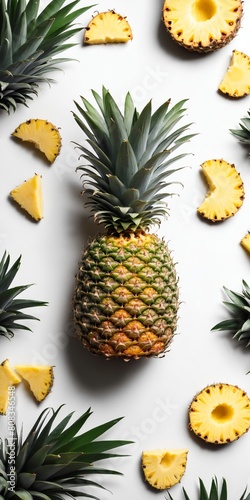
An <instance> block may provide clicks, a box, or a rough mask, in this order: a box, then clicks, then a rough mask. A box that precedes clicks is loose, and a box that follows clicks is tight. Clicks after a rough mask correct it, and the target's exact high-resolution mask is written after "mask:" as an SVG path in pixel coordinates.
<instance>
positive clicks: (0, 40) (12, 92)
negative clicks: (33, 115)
mask: <svg viewBox="0 0 250 500" xmlns="http://www.w3.org/2000/svg"><path fill="white" fill-rule="evenodd" d="M78 2H79V0H76V1H74V2H70V3H68V4H67V5H66V6H64V7H63V4H64V3H65V0H52V1H50V2H49V3H48V5H47V6H46V7H45V8H44V9H43V10H42V11H41V12H39V7H40V1H39V0H28V2H27V3H26V0H10V1H6V0H0V110H1V109H4V110H6V111H7V112H8V113H9V112H10V110H11V109H12V110H14V111H15V110H16V107H17V104H18V103H21V104H25V105H27V100H28V99H32V98H33V96H34V95H36V94H37V90H38V85H39V84H40V83H41V82H45V81H46V82H51V81H52V79H51V78H50V77H46V76H45V74H46V73H49V72H50V71H52V70H54V69H55V68H57V67H58V65H59V64H60V63H61V62H64V61H66V60H67V59H65V58H64V59H63V58H57V54H58V53H60V52H62V51H64V50H65V49H67V48H69V47H72V45H74V44H68V43H64V42H65V41H67V40H68V39H69V38H71V37H72V36H73V35H74V34H75V33H77V32H78V31H80V30H81V29H82V28H81V27H75V26H74V21H75V19H77V17H78V16H80V15H81V14H82V13H84V12H85V11H86V10H87V9H88V8H89V7H83V8H80V9H77V10H73V11H72V9H73V8H74V7H75V6H76V5H77V3H78ZM71 11H72V12H71Z"/></svg>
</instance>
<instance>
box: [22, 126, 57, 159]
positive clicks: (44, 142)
mask: <svg viewBox="0 0 250 500" xmlns="http://www.w3.org/2000/svg"><path fill="white" fill-rule="evenodd" d="M12 135H13V136H14V137H18V139H21V140H22V141H28V142H32V143H34V145H35V147H36V148H37V149H39V150H40V151H41V152H42V153H44V154H45V156H46V158H47V159H48V160H49V162H50V163H53V162H54V161H55V159H56V157H57V156H58V155H59V153H60V149H61V136H60V133H59V130H58V129H57V128H56V127H55V125H52V123H50V122H48V121H47V120H40V119H31V120H28V121H26V122H24V123H21V125H19V127H17V128H16V130H15V131H14V132H13V133H12Z"/></svg>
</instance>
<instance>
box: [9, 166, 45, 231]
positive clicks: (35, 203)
mask: <svg viewBox="0 0 250 500" xmlns="http://www.w3.org/2000/svg"><path fill="white" fill-rule="evenodd" d="M10 196H11V198H13V200H14V201H16V202H17V203H18V204H19V205H20V207H21V208H23V209H24V210H25V211H26V212H28V214H29V215H31V217H32V218H33V219H35V220H36V221H39V220H40V219H42V218H43V194H42V180H41V176H40V175H38V174H35V175H34V176H33V177H31V178H30V179H28V180H27V181H24V182H23V183H22V184H20V185H19V186H17V187H16V188H15V189H13V190H12V191H11V192H10Z"/></svg>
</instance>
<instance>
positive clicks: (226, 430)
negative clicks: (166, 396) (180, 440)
mask: <svg viewBox="0 0 250 500" xmlns="http://www.w3.org/2000/svg"><path fill="white" fill-rule="evenodd" d="M218 415H219V417H218ZM249 427H250V400H249V398H248V396H247V394H246V392H245V391H243V390H242V389H240V388H239V387H237V386H234V385H230V384H225V383H223V384H213V385H210V386H207V387H205V388H204V389H203V390H202V391H201V392H200V393H198V394H197V395H196V396H195V397H194V399H193V401H192V403H191V405H190V407H189V428H190V430H192V431H193V432H194V433H195V434H196V435H197V436H198V437H200V438H201V439H203V440H204V441H206V442H208V443H213V444H227V443H230V442H232V441H235V440H237V439H239V438H240V437H241V436H242V435H243V434H244V433H245V432H247V431H248V430H249Z"/></svg>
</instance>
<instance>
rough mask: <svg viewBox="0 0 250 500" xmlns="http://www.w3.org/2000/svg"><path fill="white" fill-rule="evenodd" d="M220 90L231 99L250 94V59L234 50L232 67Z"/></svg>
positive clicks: (225, 76)
mask: <svg viewBox="0 0 250 500" xmlns="http://www.w3.org/2000/svg"><path fill="white" fill-rule="evenodd" d="M219 90H220V91H221V92H222V93H223V94H226V95H227V96H230V97H243V96H245V95H248V94H250V57H249V56H248V55H246V54H244V52H239V51H238V50H233V54H232V57H231V61H230V65H229V67H228V69H227V72H226V73H225V75H224V78H223V79H222V81H221V83H220V85H219Z"/></svg>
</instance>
